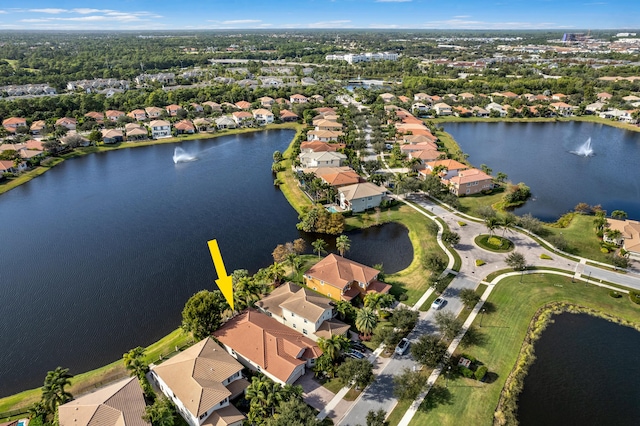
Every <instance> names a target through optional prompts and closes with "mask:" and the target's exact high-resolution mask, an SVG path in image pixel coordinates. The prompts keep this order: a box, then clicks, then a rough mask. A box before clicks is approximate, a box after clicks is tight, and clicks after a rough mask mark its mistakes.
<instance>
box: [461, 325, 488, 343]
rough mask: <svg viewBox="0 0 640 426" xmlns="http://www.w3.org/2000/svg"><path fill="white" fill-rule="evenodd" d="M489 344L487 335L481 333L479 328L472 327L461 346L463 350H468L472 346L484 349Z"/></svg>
mask: <svg viewBox="0 0 640 426" xmlns="http://www.w3.org/2000/svg"><path fill="white" fill-rule="evenodd" d="M486 344H487V335H486V334H485V333H483V332H482V331H480V329H479V328H478V327H475V326H471V327H469V329H468V330H467V332H466V333H465V335H464V337H463V338H462V341H461V342H460V345H461V346H462V347H463V348H468V347H470V346H478V347H483V346H485V345H486Z"/></svg>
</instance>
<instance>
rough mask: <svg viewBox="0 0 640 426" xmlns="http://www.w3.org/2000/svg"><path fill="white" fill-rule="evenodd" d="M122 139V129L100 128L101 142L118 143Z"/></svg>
mask: <svg viewBox="0 0 640 426" xmlns="http://www.w3.org/2000/svg"><path fill="white" fill-rule="evenodd" d="M123 140H124V136H123V134H122V130H118V129H103V130H102V142H104V143H118V142H122V141H123Z"/></svg>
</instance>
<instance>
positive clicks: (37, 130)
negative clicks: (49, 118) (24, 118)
mask: <svg viewBox="0 0 640 426" xmlns="http://www.w3.org/2000/svg"><path fill="white" fill-rule="evenodd" d="M46 129H47V123H46V122H45V121H44V120H36V121H34V122H33V123H31V127H30V128H29V130H30V131H31V134H32V135H33V136H43V135H44V134H45V132H46Z"/></svg>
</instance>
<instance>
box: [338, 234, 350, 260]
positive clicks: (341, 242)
mask: <svg viewBox="0 0 640 426" xmlns="http://www.w3.org/2000/svg"><path fill="white" fill-rule="evenodd" d="M336 248H337V249H338V252H340V256H342V257H344V252H345V251H349V250H350V249H351V240H350V239H349V237H347V236H346V235H340V236H339V237H338V238H336Z"/></svg>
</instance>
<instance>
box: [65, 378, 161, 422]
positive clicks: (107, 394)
mask: <svg viewBox="0 0 640 426" xmlns="http://www.w3.org/2000/svg"><path fill="white" fill-rule="evenodd" d="M145 407H146V403H145V400H144V394H143V393H142V387H140V382H139V381H138V379H137V378H136V377H128V378H126V379H123V380H120V381H118V382H116V383H113V384H111V385H108V386H105V387H103V388H100V389H98V390H96V391H94V392H92V393H89V394H86V395H83V396H80V397H77V398H76V399H74V400H73V401H70V402H67V403H66V404H62V405H61V406H60V407H58V424H59V425H60V426H93V425H100V426H151V423H149V422H147V421H145V420H143V419H142V416H143V415H144V412H145Z"/></svg>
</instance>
